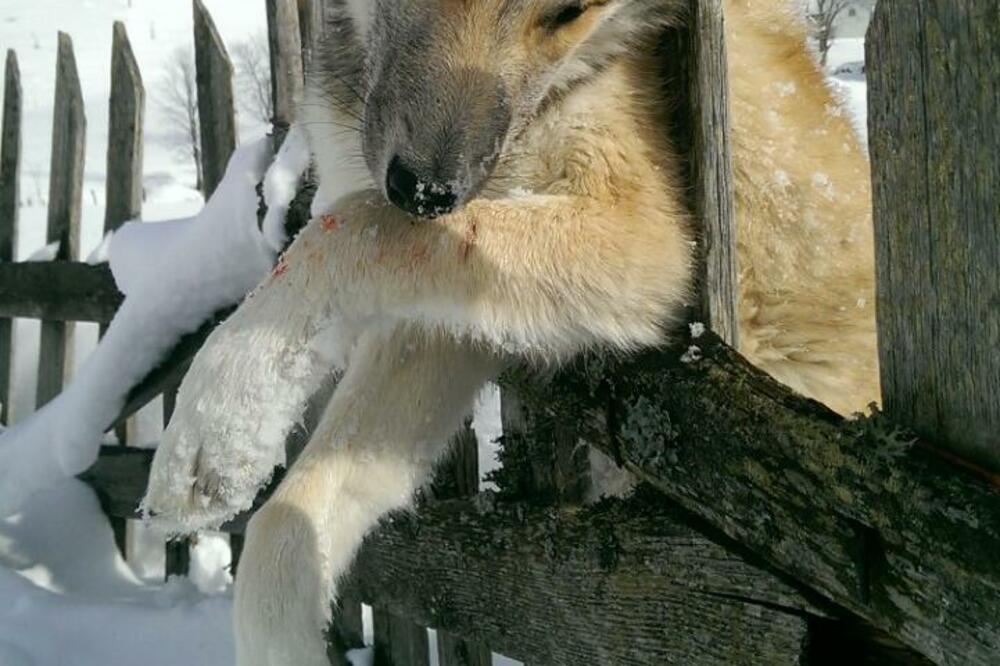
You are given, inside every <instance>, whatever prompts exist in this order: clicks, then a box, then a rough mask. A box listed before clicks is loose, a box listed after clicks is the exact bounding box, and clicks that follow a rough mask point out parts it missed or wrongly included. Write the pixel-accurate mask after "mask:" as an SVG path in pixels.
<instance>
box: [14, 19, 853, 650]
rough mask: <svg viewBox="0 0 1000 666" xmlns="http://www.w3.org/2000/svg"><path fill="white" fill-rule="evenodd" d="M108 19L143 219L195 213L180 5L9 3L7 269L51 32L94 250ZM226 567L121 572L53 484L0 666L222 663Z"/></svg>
mask: <svg viewBox="0 0 1000 666" xmlns="http://www.w3.org/2000/svg"><path fill="white" fill-rule="evenodd" d="M206 4H207V5H208V7H209V10H210V11H211V12H212V13H213V15H214V16H215V19H216V22H217V24H218V27H219V29H220V32H221V33H222V36H223V38H224V39H225V40H226V41H227V43H229V44H233V43H235V42H237V41H239V40H243V39H245V38H247V37H248V36H250V35H251V34H254V33H257V32H259V31H260V30H262V29H263V27H264V24H265V17H264V3H263V2H262V1H258V0H253V1H250V0H240V1H239V2H235V1H234V0H206ZM116 19H119V20H123V21H125V23H126V25H127V27H128V30H129V34H130V36H131V38H132V42H133V47H134V48H135V51H136V56H137V58H138V60H139V63H140V66H141V68H142V71H143V74H144V78H145V81H146V86H147V89H148V91H149V100H148V110H147V134H146V164H145V174H146V178H145V187H146V193H147V197H146V203H145V208H144V217H145V219H147V220H164V219H172V218H177V217H183V216H188V215H191V214H193V213H195V212H196V211H197V210H198V209H199V208H200V207H201V206H202V200H201V197H200V195H199V194H198V193H197V192H196V191H195V190H194V189H193V188H192V184H193V182H194V174H193V170H192V169H191V168H190V166H189V165H188V164H187V163H186V162H184V161H181V160H179V159H178V157H177V153H176V151H175V149H174V148H172V147H170V146H169V145H167V142H166V141H165V140H164V139H165V137H164V135H163V133H162V126H163V123H162V119H161V117H160V115H161V114H160V112H159V110H158V109H157V107H156V95H155V88H156V85H157V81H158V79H159V78H160V76H161V72H162V69H163V67H164V64H165V62H166V58H167V57H168V56H169V55H170V53H171V52H172V51H173V50H174V49H175V48H176V47H177V46H179V45H184V44H188V43H189V42H190V33H191V17H190V2H189V1H188V0H100V1H98V0H72V1H71V0H31V1H30V2H29V1H27V0H7V1H6V2H4V6H3V8H2V9H0V47H2V48H15V49H17V51H18V55H19V58H20V65H21V71H22V81H23V86H24V91H25V132H24V163H23V166H22V199H23V203H24V206H23V208H22V210H21V222H20V238H19V244H18V248H17V251H18V257H19V258H22V259H23V258H27V257H28V256H30V255H32V254H33V253H34V252H35V251H37V250H38V249H39V248H41V247H42V246H43V245H44V233H45V232H44V228H45V215H46V213H45V205H46V199H47V196H48V184H47V182H48V180H47V173H48V168H49V164H48V162H49V157H48V155H49V150H50V146H49V138H50V134H51V122H52V121H51V115H52V96H53V87H54V85H53V84H54V77H53V73H54V70H55V43H56V30H60V29H61V30H64V31H67V32H69V33H70V34H71V35H72V36H73V38H74V41H75V46H76V55H77V61H78V66H79V70H80V76H81V82H82V86H83V89H84V96H85V100H86V103H87V116H88V128H89V131H88V139H87V170H86V182H85V186H84V195H85V196H84V200H85V205H84V213H83V215H84V218H83V233H82V243H81V245H82V247H81V253H82V257H86V256H88V255H89V254H90V253H91V251H92V250H93V249H94V248H96V247H97V246H98V245H99V244H100V242H101V228H102V225H103V196H104V195H103V188H104V180H105V176H104V171H105V164H104V161H105V158H104V150H105V146H106V144H107V97H108V89H109V80H108V79H109V74H108V63H109V61H110V43H111V39H110V36H111V24H112V21H113V20H116ZM863 58H864V56H863V42H862V40H857V39H853V40H843V41H842V42H840V43H838V44H837V45H836V46H835V48H834V51H833V53H832V54H831V57H830V66H831V71H832V70H835V69H837V68H839V67H841V66H842V65H844V64H845V63H850V62H857V61H862V60H863ZM836 85H838V86H839V87H841V89H842V90H843V93H844V95H845V99H846V100H847V101H848V104H849V105H850V108H851V109H852V111H853V112H854V114H855V117H856V118H857V120H858V126H859V130H861V131H863V128H864V121H865V119H864V116H865V113H864V108H865V106H864V104H865V84H864V81H863V79H862V78H860V77H858V76H850V75H848V76H844V77H840V78H838V79H837V83H836ZM261 131H262V128H261V127H259V126H254V125H253V124H252V123H246V124H245V125H244V127H242V135H243V138H244V140H245V141H249V140H252V139H253V138H255V137H257V136H260V133H261ZM37 330H38V327H37V324H36V323H33V322H20V321H19V322H18V324H17V328H16V345H17V349H18V356H17V362H16V367H15V373H16V374H15V386H16V395H15V399H14V402H13V405H12V407H13V411H14V419H15V421H23V420H24V419H26V418H27V417H28V416H30V414H31V412H32V411H33V395H34V385H35V377H34V367H35V365H36V363H37V353H38V352H37V345H38V342H37ZM77 336H78V339H77V350H78V354H77V361H78V362H81V361H82V360H84V359H85V358H86V357H87V355H88V354H89V353H90V352H91V350H92V349H93V347H94V344H95V341H96V327H93V326H80V327H79V330H78V333H77ZM158 427H159V423H158V416H157V414H156V413H155V412H147V415H146V419H145V420H144V431H145V433H146V434H145V438H146V439H148V440H150V441H152V440H155V438H156V435H157V429H158ZM481 434H483V433H481ZM489 437H490V435H489V434H486V435H485V438H489ZM483 456H484V459H483V461H482V462H483V463H484V466H488V465H490V464H492V460H490V459H489V454H488V452H487V451H486V449H485V448H484V450H483ZM227 564H228V546H227V545H226V543H225V541H224V539H221V538H220V537H212V536H208V537H204V538H203V539H202V540H201V542H200V544H199V546H198V548H196V550H195V553H194V563H193V568H192V575H191V576H190V577H189V578H183V579H174V580H171V581H170V582H168V583H166V584H163V583H161V582H159V581H160V580H161V578H162V547H161V545H160V544H158V543H156V542H150V541H149V540H148V539H145V540H143V539H137V540H136V541H135V543H134V544H133V557H131V558H130V561H129V562H125V561H124V560H123V559H122V558H121V557H120V556H119V555H118V554H117V551H116V549H115V546H114V542H113V538H112V535H111V531H110V528H109V527H108V525H107V522H106V521H105V519H104V518H103V516H102V515H101V513H100V510H99V507H98V506H97V502H96V499H95V498H94V496H93V493H91V492H90V491H89V490H88V489H87V488H85V487H84V486H83V485H82V484H79V483H77V482H75V481H68V482H63V483H61V484H59V485H58V486H56V487H54V488H52V489H50V490H48V491H45V492H43V493H40V494H38V495H37V496H35V497H34V498H33V499H32V500H31V502H30V503H29V504H28V505H27V506H26V507H25V508H24V510H23V511H22V512H21V513H19V514H17V515H16V516H14V517H11V518H8V519H3V520H0V666H49V665H52V666H55V665H56V664H66V663H70V660H71V663H73V664H74V665H77V666H90V665H94V666H97V665H98V664H100V665H101V666H126V665H127V666H132V665H134V664H138V663H142V664H144V665H147V666H149V665H152V666H155V665H157V664H163V665H164V666H167V665H168V664H170V665H174V664H192V665H198V664H205V665H206V666H208V665H213V666H215V665H218V664H226V663H230V662H231V660H232V639H231V632H230V629H229V622H230V621H229V614H230V610H231V597H230V583H231V581H230V579H229V576H228V573H227V572H226V570H225V566H226V565H227ZM497 663H507V662H505V661H499V660H498V661H497Z"/></svg>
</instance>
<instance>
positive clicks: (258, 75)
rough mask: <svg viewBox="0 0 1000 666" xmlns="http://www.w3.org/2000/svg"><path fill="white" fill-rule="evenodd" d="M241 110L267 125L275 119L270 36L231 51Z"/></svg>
mask: <svg viewBox="0 0 1000 666" xmlns="http://www.w3.org/2000/svg"><path fill="white" fill-rule="evenodd" d="M232 55H233V66H234V67H235V69H236V86H237V91H238V93H239V101H240V106H242V107H243V109H244V111H246V112H247V113H248V114H249V115H250V116H251V117H253V118H256V119H258V120H260V121H261V122H264V123H269V122H271V120H272V119H273V118H274V98H273V97H272V96H271V54H270V50H269V47H268V43H267V34H266V33H263V32H261V33H258V34H256V35H254V36H253V37H251V38H249V39H247V40H246V41H244V42H240V43H239V44H236V45H235V46H234V47H233V48H232Z"/></svg>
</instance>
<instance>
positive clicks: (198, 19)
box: [194, 0, 237, 199]
mask: <svg viewBox="0 0 1000 666" xmlns="http://www.w3.org/2000/svg"><path fill="white" fill-rule="evenodd" d="M194 55H195V69H196V70H197V79H198V115H199V122H200V126H201V159H202V171H203V172H204V180H205V198H206V199H208V197H210V196H211V195H212V192H214V191H215V188H216V187H218V185H219V183H221V182H222V178H223V176H225V175H226V166H227V165H228V164H229V158H230V157H231V156H232V154H233V152H234V151H235V150H236V144H237V136H236V103H235V99H236V98H235V96H234V94H233V63H232V61H231V60H230V59H229V54H228V53H227V52H226V45H225V44H224V43H223V42H222V37H220V36H219V31H218V30H216V28H215V22H214V21H212V17H211V15H210V14H209V13H208V10H207V9H206V8H205V5H204V3H203V2H202V0H194Z"/></svg>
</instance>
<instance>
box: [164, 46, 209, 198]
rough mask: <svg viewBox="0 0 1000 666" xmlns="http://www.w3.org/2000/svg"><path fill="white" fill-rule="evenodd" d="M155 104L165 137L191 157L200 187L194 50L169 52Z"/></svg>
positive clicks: (199, 188) (184, 155) (182, 49)
mask: <svg viewBox="0 0 1000 666" xmlns="http://www.w3.org/2000/svg"><path fill="white" fill-rule="evenodd" d="M159 92H160V95H159V103H160V107H161V109H162V111H163V114H164V117H165V119H166V121H167V125H168V128H167V129H168V140H169V141H170V142H171V144H172V145H175V146H176V147H177V150H178V152H179V153H180V154H181V155H182V156H183V157H184V158H185V159H186V158H188V157H190V158H191V159H193V160H194V166H195V173H196V177H197V183H196V184H195V188H196V189H198V190H199V191H201V190H203V189H204V188H203V185H204V182H203V178H202V171H201V132H200V130H199V124H198V80H197V75H196V71H195V65H194V53H193V52H192V51H191V50H190V49H187V48H183V47H182V48H179V49H177V50H176V51H174V52H173V53H172V54H171V55H170V59H169V60H168V62H167V67H166V71H165V72H164V74H163V78H162V80H161V81H160V85H159Z"/></svg>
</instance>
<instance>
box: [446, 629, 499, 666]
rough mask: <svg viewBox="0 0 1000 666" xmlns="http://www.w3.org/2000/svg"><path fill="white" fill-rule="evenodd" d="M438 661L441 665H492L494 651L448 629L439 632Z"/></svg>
mask: <svg viewBox="0 0 1000 666" xmlns="http://www.w3.org/2000/svg"><path fill="white" fill-rule="evenodd" d="M437 643H438V663H439V664H440V665H441V666H491V664H492V663H493V653H492V652H490V650H489V649H488V648H487V647H486V646H484V645H480V644H474V643H469V642H467V641H463V640H462V639H460V638H458V637H456V636H453V635H452V634H450V633H448V632H447V631H438V632H437Z"/></svg>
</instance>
